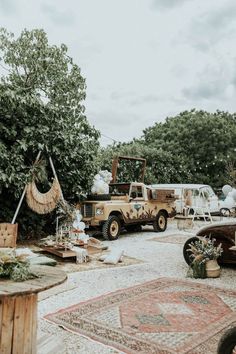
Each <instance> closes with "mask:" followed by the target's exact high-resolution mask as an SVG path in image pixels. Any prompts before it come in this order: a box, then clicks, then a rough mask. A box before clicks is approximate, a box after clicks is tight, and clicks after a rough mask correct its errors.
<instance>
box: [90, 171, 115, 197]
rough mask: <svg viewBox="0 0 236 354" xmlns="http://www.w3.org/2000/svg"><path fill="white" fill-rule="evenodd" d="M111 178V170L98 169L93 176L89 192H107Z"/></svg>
mask: <svg viewBox="0 0 236 354" xmlns="http://www.w3.org/2000/svg"><path fill="white" fill-rule="evenodd" d="M111 180H112V174H111V172H109V171H107V170H103V171H99V172H98V174H96V175H95V176H94V179H93V185H92V188H91V192H92V193H93V194H109V183H110V181H111Z"/></svg>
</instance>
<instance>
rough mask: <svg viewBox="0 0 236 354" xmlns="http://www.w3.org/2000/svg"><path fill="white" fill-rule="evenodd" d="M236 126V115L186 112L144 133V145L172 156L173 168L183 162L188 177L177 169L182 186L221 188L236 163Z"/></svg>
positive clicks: (218, 112) (182, 166)
mask: <svg viewBox="0 0 236 354" xmlns="http://www.w3.org/2000/svg"><path fill="white" fill-rule="evenodd" d="M235 123H236V115H235V114H229V113H228V112H221V111H217V112H216V113H208V112H205V111H197V110H191V111H185V112H182V113H180V114H179V115H177V116H176V117H171V118H167V119H166V121H165V122H164V123H156V124H155V125H154V126H153V127H149V128H147V129H145V130H144V136H143V143H144V144H145V145H147V146H149V147H155V148H156V149H158V148H162V149H163V150H164V151H167V152H168V153H170V154H171V155H172V161H173V166H175V165H176V160H179V158H180V157H181V158H182V160H183V162H182V163H181V168H184V170H185V172H187V174H186V173H185V174H183V173H182V171H181V169H180V165H179V166H176V168H177V171H178V174H179V178H178V179H181V182H183V183H186V182H190V181H191V182H192V183H208V184H211V185H213V186H214V187H221V186H222V185H223V184H224V183H226V181H227V175H226V174H227V171H226V166H227V164H228V163H229V162H230V161H234V160H235V152H236V144H235V141H236V124H235ZM172 182H177V179H175V180H172Z"/></svg>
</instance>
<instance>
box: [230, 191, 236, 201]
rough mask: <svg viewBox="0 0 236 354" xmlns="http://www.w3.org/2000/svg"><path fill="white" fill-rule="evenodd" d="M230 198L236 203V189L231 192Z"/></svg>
mask: <svg viewBox="0 0 236 354" xmlns="http://www.w3.org/2000/svg"><path fill="white" fill-rule="evenodd" d="M230 197H231V198H233V200H234V201H235V202H236V189H235V188H234V189H233V190H232V192H230Z"/></svg>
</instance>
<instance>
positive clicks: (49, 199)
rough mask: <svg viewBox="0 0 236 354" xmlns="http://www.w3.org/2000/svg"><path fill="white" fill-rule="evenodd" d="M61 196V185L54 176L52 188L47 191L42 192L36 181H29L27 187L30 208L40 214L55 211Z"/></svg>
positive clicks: (27, 199)
mask: <svg viewBox="0 0 236 354" xmlns="http://www.w3.org/2000/svg"><path fill="white" fill-rule="evenodd" d="M60 198H61V187H60V184H59V182H58V180H57V178H54V180H53V184H52V186H51V188H50V190H49V191H48V192H46V193H41V192H40V191H39V190H38V188H37V186H36V184H35V181H33V182H31V183H29V184H28V185H27V189H26V201H27V204H28V206H29V207H30V209H32V210H33V211H35V212H36V213H38V214H48V213H50V212H51V211H53V210H54V209H55V208H56V206H57V203H58V202H59V200H60Z"/></svg>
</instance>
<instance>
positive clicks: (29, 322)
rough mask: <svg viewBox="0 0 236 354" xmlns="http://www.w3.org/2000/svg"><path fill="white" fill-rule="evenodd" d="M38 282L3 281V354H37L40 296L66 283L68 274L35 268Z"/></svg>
mask: <svg viewBox="0 0 236 354" xmlns="http://www.w3.org/2000/svg"><path fill="white" fill-rule="evenodd" d="M31 270H32V272H34V273H36V274H37V275H39V278H34V279H30V280H26V281H23V282H14V281H12V280H9V279H0V353H1V354H36V352H37V343H36V339H37V302H38V293H39V292H41V291H44V290H47V289H49V288H52V287H53V286H56V285H59V284H61V283H63V282H64V281H65V280H66V279H67V275H66V273H65V272H62V271H61V270H58V269H56V268H54V267H48V266H32V267H31Z"/></svg>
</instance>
